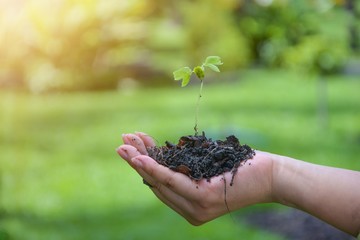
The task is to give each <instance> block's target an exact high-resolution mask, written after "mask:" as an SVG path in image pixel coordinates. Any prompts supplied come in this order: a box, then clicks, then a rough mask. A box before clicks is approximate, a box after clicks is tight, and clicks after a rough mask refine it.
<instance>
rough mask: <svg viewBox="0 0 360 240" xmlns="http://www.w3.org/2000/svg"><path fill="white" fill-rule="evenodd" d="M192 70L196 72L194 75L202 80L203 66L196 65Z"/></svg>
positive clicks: (203, 75)
mask: <svg viewBox="0 0 360 240" xmlns="http://www.w3.org/2000/svg"><path fill="white" fill-rule="evenodd" d="M193 72H194V73H195V74H196V76H197V77H198V78H199V79H200V80H202V79H203V78H204V77H205V73H204V68H203V67H200V66H197V67H195V68H194V70H193Z"/></svg>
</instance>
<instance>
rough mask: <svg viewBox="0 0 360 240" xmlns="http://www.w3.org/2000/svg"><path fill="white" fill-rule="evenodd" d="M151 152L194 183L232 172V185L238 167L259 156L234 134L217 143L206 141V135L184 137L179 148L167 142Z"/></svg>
mask: <svg viewBox="0 0 360 240" xmlns="http://www.w3.org/2000/svg"><path fill="white" fill-rule="evenodd" d="M147 151H148V154H149V156H150V157H152V158H153V159H155V160H156V161H157V162H158V163H159V164H161V165H164V166H166V167H168V168H170V169H172V170H174V171H176V172H181V173H183V174H185V175H187V176H189V177H190V178H191V179H194V180H200V179H203V178H205V179H207V180H208V181H210V179H211V178H212V177H214V176H218V175H221V174H223V173H225V172H231V173H232V179H231V182H230V186H232V185H233V181H234V177H235V174H236V172H237V169H238V167H239V166H240V165H241V164H243V163H245V162H246V161H247V160H249V159H252V158H253V156H254V155H255V151H254V150H253V149H251V147H249V146H248V145H246V144H244V145H241V144H240V142H239V140H238V139H237V138H236V137H235V136H233V135H231V136H228V137H227V138H226V140H224V141H221V140H216V141H213V140H212V139H211V138H209V139H208V138H206V136H205V133H204V132H203V134H202V135H195V136H192V135H190V136H183V137H181V138H180V139H179V142H178V144H176V145H175V144H172V143H170V142H166V145H165V146H161V147H150V148H148V149H147Z"/></svg>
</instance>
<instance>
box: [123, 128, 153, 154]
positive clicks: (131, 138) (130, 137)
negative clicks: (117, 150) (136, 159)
mask: <svg viewBox="0 0 360 240" xmlns="http://www.w3.org/2000/svg"><path fill="white" fill-rule="evenodd" d="M122 138H123V141H124V143H125V144H128V145H131V146H134V147H135V148H136V149H137V150H139V152H140V153H141V154H144V155H148V153H147V150H146V147H145V144H144V142H143V140H142V139H141V138H140V137H138V136H136V135H135V134H131V133H130V134H123V135H122Z"/></svg>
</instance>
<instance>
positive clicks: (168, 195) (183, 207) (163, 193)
mask: <svg viewBox="0 0 360 240" xmlns="http://www.w3.org/2000/svg"><path fill="white" fill-rule="evenodd" d="M135 170H136V171H137V173H138V174H139V175H140V176H142V178H143V179H144V180H145V181H146V182H147V183H148V185H149V187H150V189H151V191H152V192H153V193H154V194H155V195H156V197H157V198H159V199H160V200H161V201H162V202H163V203H164V204H166V205H167V206H169V207H170V208H171V209H173V210H174V211H176V212H177V213H178V214H180V215H181V216H183V217H184V218H185V219H187V220H188V221H189V222H190V223H192V224H195V225H199V224H200V222H198V221H196V220H195V219H193V217H192V216H191V214H193V213H194V206H193V204H192V201H189V200H187V199H185V198H184V197H183V196H181V195H179V194H177V193H175V192H173V191H172V190H170V189H169V188H167V187H166V186H164V185H162V184H160V183H157V182H155V180H154V179H153V178H152V177H150V176H149V175H148V174H147V173H146V172H144V170H142V169H140V168H137V167H136V165H135Z"/></svg>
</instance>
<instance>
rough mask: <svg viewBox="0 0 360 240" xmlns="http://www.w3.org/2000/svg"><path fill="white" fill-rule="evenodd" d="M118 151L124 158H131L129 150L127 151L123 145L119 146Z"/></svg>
mask: <svg viewBox="0 0 360 240" xmlns="http://www.w3.org/2000/svg"><path fill="white" fill-rule="evenodd" d="M116 152H117V153H118V154H119V155H120V156H121V157H122V158H124V159H128V158H129V154H128V153H127V151H125V150H124V149H122V148H121V147H118V148H117V149H116Z"/></svg>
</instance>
